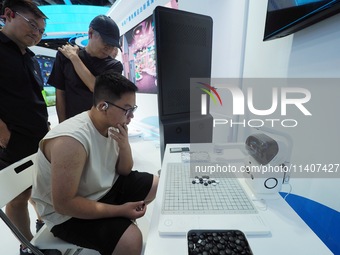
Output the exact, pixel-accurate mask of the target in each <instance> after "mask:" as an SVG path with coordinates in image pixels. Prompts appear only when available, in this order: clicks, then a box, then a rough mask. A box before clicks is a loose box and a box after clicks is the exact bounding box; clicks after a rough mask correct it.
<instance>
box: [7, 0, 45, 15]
mask: <svg viewBox="0 0 340 255" xmlns="http://www.w3.org/2000/svg"><path fill="white" fill-rule="evenodd" d="M5 8H10V9H11V10H12V11H18V12H31V13H33V14H34V16H36V17H37V18H42V19H47V16H46V15H45V14H44V13H43V12H42V11H41V10H40V9H39V8H38V6H37V4H36V3H35V2H34V1H32V0H5V1H3V3H2V9H1V14H4V12H5Z"/></svg>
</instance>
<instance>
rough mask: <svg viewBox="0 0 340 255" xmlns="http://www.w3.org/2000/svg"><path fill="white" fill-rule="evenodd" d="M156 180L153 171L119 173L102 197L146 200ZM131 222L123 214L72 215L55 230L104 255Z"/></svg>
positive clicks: (113, 200) (106, 199) (121, 201)
mask: <svg viewBox="0 0 340 255" xmlns="http://www.w3.org/2000/svg"><path fill="white" fill-rule="evenodd" d="M152 181H153V175H152V174H149V173H140V172H138V171H132V172H131V173H130V174H129V175H128V176H119V178H118V179H117V181H116V183H115V184H114V185H113V187H112V189H111V190H110V191H109V192H108V193H107V194H106V195H105V196H104V197H103V198H101V199H100V200H99V201H100V202H103V203H107V204H115V205H119V204H124V203H126V202H136V201H143V200H144V199H145V198H146V196H147V195H148V193H149V191H150V189H151V186H152ZM131 223H132V222H131V220H130V219H127V218H122V217H117V218H104V219H94V220H85V219H78V218H71V219H69V220H68V221H66V222H64V223H62V224H59V225H56V226H54V227H53V228H52V229H51V232H52V233H53V234H54V235H55V236H56V237H59V238H60V239H63V240H65V241H67V242H69V243H73V244H76V245H78V246H81V247H84V248H89V249H93V250H97V251H99V252H100V254H102V255H111V254H112V252H113V251H114V249H115V247H116V245H117V243H118V241H119V239H120V238H121V236H122V235H123V234H124V232H125V231H126V229H127V228H128V227H129V226H130V224H131Z"/></svg>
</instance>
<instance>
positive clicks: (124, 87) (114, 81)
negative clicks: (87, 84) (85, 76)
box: [93, 70, 138, 106]
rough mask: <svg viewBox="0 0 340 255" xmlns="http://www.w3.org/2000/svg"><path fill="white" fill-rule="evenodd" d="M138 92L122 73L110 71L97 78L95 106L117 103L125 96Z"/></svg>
mask: <svg viewBox="0 0 340 255" xmlns="http://www.w3.org/2000/svg"><path fill="white" fill-rule="evenodd" d="M137 91H138V88H137V86H136V85H135V84H134V83H133V82H132V81H130V80H129V79H127V78H125V77H124V76H123V75H122V74H120V73H117V72H115V71H113V70H109V71H106V72H104V73H102V74H100V75H98V76H97V77H96V83H95V86H94V92H93V105H94V106H96V105H97V104H98V103H99V102H100V101H112V102H115V101H116V100H118V99H120V98H121V96H122V95H123V94H126V93H135V92H137Z"/></svg>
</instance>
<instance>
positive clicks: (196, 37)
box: [153, 6, 213, 158]
mask: <svg viewBox="0 0 340 255" xmlns="http://www.w3.org/2000/svg"><path fill="white" fill-rule="evenodd" d="M153 20H154V26H155V43H156V70H157V87H158V114H159V126H160V128H159V129H160V150H161V157H162V158H163V155H164V150H165V146H166V144H169V143H210V142H212V126H213V118H212V116H211V115H210V114H209V113H208V114H207V115H201V95H202V94H203V93H205V92H203V91H202V90H200V89H197V88H192V87H191V83H190V79H191V78H205V79H206V78H208V79H210V78H211V58H212V33H213V21H212V18H211V17H209V16H206V15H202V14H197V13H191V12H186V11H182V10H177V9H171V8H167V7H162V6H157V7H156V8H155V10H154V13H153ZM192 93H195V95H194V98H197V100H195V101H194V102H193V100H191V98H193V95H192ZM196 93H197V95H196ZM208 100H209V97H208ZM207 105H208V112H209V102H208V103H207ZM193 116H195V117H193Z"/></svg>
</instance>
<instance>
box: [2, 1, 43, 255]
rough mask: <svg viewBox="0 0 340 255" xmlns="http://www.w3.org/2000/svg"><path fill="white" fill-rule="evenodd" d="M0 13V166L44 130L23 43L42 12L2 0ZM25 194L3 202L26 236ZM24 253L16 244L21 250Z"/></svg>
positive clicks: (38, 31) (36, 73)
mask: <svg viewBox="0 0 340 255" xmlns="http://www.w3.org/2000/svg"><path fill="white" fill-rule="evenodd" d="M2 15H3V16H2V17H3V18H4V20H5V25H4V27H3V28H2V30H1V31H0V169H3V168H5V167H7V166H8V165H10V164H12V163H14V162H16V161H18V160H20V159H22V158H24V157H27V156H29V155H31V154H34V153H36V152H37V150H38V144H39V141H40V140H41V139H42V138H43V137H44V136H45V134H46V133H47V131H48V129H49V127H48V121H47V119H48V114H47V108H46V104H45V101H44V99H43V96H42V93H41V90H42V86H43V80H42V77H41V73H40V69H39V64H38V63H37V62H36V60H35V59H34V58H33V56H34V53H33V52H32V51H30V50H29V49H28V48H27V47H30V46H33V45H36V44H38V43H39V42H40V40H41V38H42V36H43V35H44V32H45V26H46V22H45V19H46V18H47V17H46V16H45V14H44V13H42V12H41V11H40V10H39V8H38V7H37V6H36V4H34V3H33V2H32V1H29V0H6V1H4V2H3V8H2ZM0 171H1V170H0ZM13 185H15V183H13ZM30 196H31V189H28V190H26V191H25V192H23V193H22V194H20V195H19V196H17V197H16V198H15V199H13V200H12V201H11V202H9V203H8V204H7V205H6V214H7V216H8V217H9V219H10V220H11V221H12V222H13V224H14V225H15V226H16V227H17V228H18V229H19V230H20V231H21V233H22V234H23V235H24V236H25V237H26V238H27V239H28V240H31V239H32V238H33V235H32V233H31V230H30V218H29V212H28V200H29V198H30ZM28 252H29V250H28V249H26V248H25V247H21V249H20V254H27V253H28Z"/></svg>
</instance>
